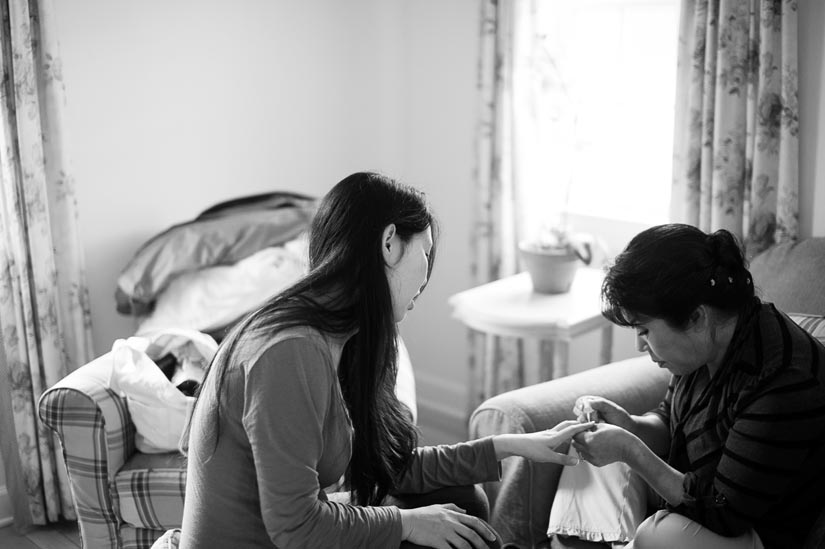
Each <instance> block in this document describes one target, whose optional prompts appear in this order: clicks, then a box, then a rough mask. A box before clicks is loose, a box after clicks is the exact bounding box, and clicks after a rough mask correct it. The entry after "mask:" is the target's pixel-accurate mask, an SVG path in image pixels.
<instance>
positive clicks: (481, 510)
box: [385, 486, 501, 549]
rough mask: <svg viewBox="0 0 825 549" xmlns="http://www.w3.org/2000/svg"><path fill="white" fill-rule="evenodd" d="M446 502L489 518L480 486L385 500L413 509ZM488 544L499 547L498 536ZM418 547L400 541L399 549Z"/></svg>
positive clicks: (395, 496)
mask: <svg viewBox="0 0 825 549" xmlns="http://www.w3.org/2000/svg"><path fill="white" fill-rule="evenodd" d="M446 503H454V504H455V505H457V506H459V507H461V508H462V509H464V510H465V511H467V514H468V515H472V516H474V517H478V518H480V519H481V520H483V521H485V522H487V521H488V520H489V518H490V504H489V502H488V501H487V495H486V494H485V493H484V490H482V489H481V487H480V486H451V487H448V488H441V489H439V490H435V491H433V492H428V493H426V494H399V495H394V496H390V497H388V498H387V500H386V501H385V504H386V505H396V506H398V507H400V508H401V509H415V508H416V507H426V506H428V505H435V504H446ZM488 545H489V546H490V547H491V548H499V547H501V543H500V542H499V540H498V536H496V540H495V541H494V542H490V543H489V544H488ZM420 547H421V546H420V545H416V544H414V543H409V542H406V541H404V542H402V543H401V549H419V548H420Z"/></svg>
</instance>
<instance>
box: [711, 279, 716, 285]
mask: <svg viewBox="0 0 825 549" xmlns="http://www.w3.org/2000/svg"><path fill="white" fill-rule="evenodd" d="M710 285H711V286H716V280H715V279H713V278H711V279H710Z"/></svg>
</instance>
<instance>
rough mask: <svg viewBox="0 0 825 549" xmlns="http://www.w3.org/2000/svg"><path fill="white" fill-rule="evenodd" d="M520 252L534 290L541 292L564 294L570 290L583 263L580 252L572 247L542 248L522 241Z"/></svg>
mask: <svg viewBox="0 0 825 549" xmlns="http://www.w3.org/2000/svg"><path fill="white" fill-rule="evenodd" d="M519 252H520V253H521V259H522V261H523V263H524V266H525V268H526V269H527V272H528V273H530V279H531V280H532V281H533V290H534V291H535V292H537V293H540V294H563V293H565V292H567V291H569V290H570V286H571V285H572V284H573V279H574V278H575V277H576V270H577V269H578V268H579V266H580V265H581V264H582V260H581V259H580V257H579V254H577V253H576V251H575V250H572V249H570V248H540V247H538V246H535V245H531V244H529V243H522V244H520V245H519Z"/></svg>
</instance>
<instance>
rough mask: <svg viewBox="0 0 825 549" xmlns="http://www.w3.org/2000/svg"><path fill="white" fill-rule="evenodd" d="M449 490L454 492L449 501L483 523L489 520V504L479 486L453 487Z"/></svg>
mask: <svg viewBox="0 0 825 549" xmlns="http://www.w3.org/2000/svg"><path fill="white" fill-rule="evenodd" d="M449 490H452V491H454V493H453V497H451V498H449V500H451V501H452V502H453V503H455V504H456V505H458V506H459V507H461V508H462V509H464V510H465V511H467V514H468V515H472V516H474V517H478V518H480V519H481V520H483V521H485V522H487V521H489V520H490V502H489V500H488V499H487V494H485V493H484V490H482V489H481V487H480V486H479V485H477V484H476V485H472V486H455V487H453V488H449Z"/></svg>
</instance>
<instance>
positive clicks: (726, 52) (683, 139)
mask: <svg viewBox="0 0 825 549" xmlns="http://www.w3.org/2000/svg"><path fill="white" fill-rule="evenodd" d="M797 13H798V12H797V2H796V0H785V1H782V2H776V1H774V0H683V2H682V13H681V19H680V21H681V23H680V39H679V66H678V82H677V102H676V125H675V132H674V156H673V159H674V163H673V166H674V172H673V189H672V190H673V193H672V195H671V196H672V204H671V219H673V220H674V221H681V222H685V223H690V224H693V225H696V226H698V227H699V228H701V229H703V230H705V231H709V230H716V229H728V230H729V231H731V232H732V233H734V234H736V235H737V236H739V237H740V238H742V240H743V241H744V242H745V245H746V248H747V253H748V255H749V256H753V255H755V254H757V253H759V252H760V251H762V250H764V249H765V248H767V247H768V246H770V245H771V244H774V243H778V242H783V241H787V240H793V239H795V238H797V236H798V232H799V228H798V220H799V218H798V211H799V199H798V193H797V189H798V156H799V155H798V150H799V104H798V95H797V89H798V85H797V76H798V75H797Z"/></svg>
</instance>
